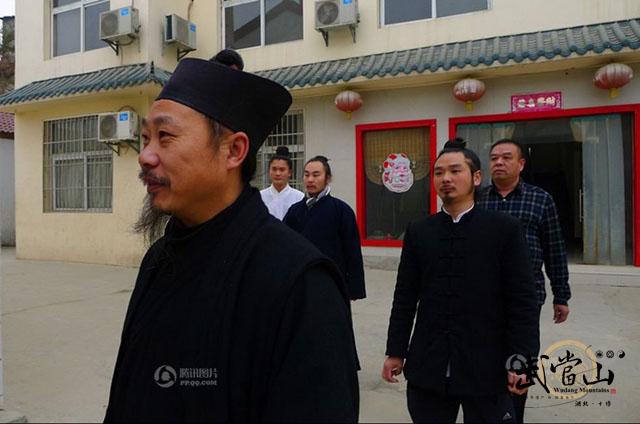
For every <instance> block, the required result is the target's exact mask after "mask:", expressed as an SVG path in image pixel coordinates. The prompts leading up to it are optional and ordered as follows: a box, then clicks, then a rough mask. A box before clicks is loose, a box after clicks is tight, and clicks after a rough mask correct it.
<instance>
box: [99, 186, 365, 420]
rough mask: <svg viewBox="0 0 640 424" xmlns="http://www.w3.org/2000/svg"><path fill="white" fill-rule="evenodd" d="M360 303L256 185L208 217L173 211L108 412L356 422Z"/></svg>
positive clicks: (143, 288) (155, 249)
mask: <svg viewBox="0 0 640 424" xmlns="http://www.w3.org/2000/svg"><path fill="white" fill-rule="evenodd" d="M349 308H350V305H349V301H348V299H347V296H346V289H345V288H344V283H343V281H342V279H341V277H340V273H339V271H338V270H337V269H336V268H335V266H334V265H333V264H332V263H331V262H330V261H329V260H328V259H327V258H326V257H324V256H323V255H322V254H321V253H320V252H319V251H318V250H317V249H316V248H315V247H313V246H312V245H311V244H310V243H309V242H308V241H306V240H304V239H303V238H302V237H300V236H299V235H298V234H296V233H295V232H293V231H291V230H290V229H288V228H287V227H286V226H284V225H283V224H282V223H281V222H280V221H278V220H277V219H275V218H273V217H272V216H271V215H269V213H268V212H267V209H266V207H265V206H264V204H263V203H262V200H261V199H260V195H259V193H258V191H257V190H255V189H251V188H247V189H245V191H244V192H243V194H242V195H241V196H240V198H239V199H238V200H237V201H236V202H235V203H234V204H233V205H232V206H230V207H229V208H228V209H226V210H225V211H223V212H222V213H220V214H219V215H217V216H216V217H215V218H213V219H212V220H210V221H209V222H206V223H204V224H202V225H200V226H198V227H195V228H184V227H183V226H181V225H180V223H179V222H177V221H176V220H172V221H170V223H169V225H168V226H167V230H166V232H165V236H164V237H163V238H162V239H160V240H159V241H158V242H157V243H155V244H154V245H153V246H152V247H151V249H150V250H149V252H147V255H146V256H145V258H144V260H143V261H142V264H141V266H140V273H139V275H138V280H137V282H136V287H135V289H134V291H133V294H132V297H131V301H130V304H129V309H128V311H127V317H126V320H125V324H124V330H123V333H122V342H121V345H120V350H119V353H118V360H117V363H116V366H115V371H114V376H113V381H112V385H111V394H110V398H109V405H108V408H107V414H106V417H105V421H171V422H183V421H208V422H230V421H232V422H261V421H269V422H272V421H278V422H280V421H295V422H308V421H323V422H324V421H339V422H343V421H357V418H358V380H357V373H356V367H357V359H356V354H355V343H354V339H353V331H352V326H351V318H350V310H349ZM172 374H173V376H172ZM172 379H173V380H172ZM172 381H173V383H172ZM194 382H195V383H194ZM185 383H186V384H185Z"/></svg>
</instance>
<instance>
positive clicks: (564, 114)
mask: <svg viewBox="0 0 640 424" xmlns="http://www.w3.org/2000/svg"><path fill="white" fill-rule="evenodd" d="M609 113H631V114H633V125H632V134H631V137H632V143H631V152H632V158H631V160H632V163H631V165H632V169H633V171H632V172H633V175H632V181H633V189H632V195H633V199H632V202H631V204H632V207H633V218H632V225H633V264H634V265H635V266H640V104H630V105H617V106H600V107H587V108H579V109H562V110H555V111H548V112H516V113H504V114H498V115H482V116H460V117H455V118H449V137H450V138H453V137H455V133H456V127H457V126H458V125H460V124H480V123H494V122H504V121H533V120H538V119H549V118H569V117H575V116H588V115H606V114H609Z"/></svg>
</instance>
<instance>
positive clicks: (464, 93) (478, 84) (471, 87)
mask: <svg viewBox="0 0 640 424" xmlns="http://www.w3.org/2000/svg"><path fill="white" fill-rule="evenodd" d="M484 92H485V85H484V83H483V82H482V81H480V80H477V79H473V78H465V79H463V80H460V81H458V82H457V83H456V85H455V86H454V87H453V95H454V96H455V98H456V99H458V100H460V101H463V102H464V108H465V109H466V110H467V111H472V110H473V102H474V101H476V100H479V99H480V98H481V97H482V96H483V95H484Z"/></svg>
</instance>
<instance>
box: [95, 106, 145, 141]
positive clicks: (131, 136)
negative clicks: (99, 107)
mask: <svg viewBox="0 0 640 424" xmlns="http://www.w3.org/2000/svg"><path fill="white" fill-rule="evenodd" d="M137 133H138V115H137V114H136V113H135V112H132V111H129V110H127V111H123V112H110V113H100V114H98V141H101V142H103V143H117V142H118V141H124V140H129V141H131V140H137V139H138V135H137Z"/></svg>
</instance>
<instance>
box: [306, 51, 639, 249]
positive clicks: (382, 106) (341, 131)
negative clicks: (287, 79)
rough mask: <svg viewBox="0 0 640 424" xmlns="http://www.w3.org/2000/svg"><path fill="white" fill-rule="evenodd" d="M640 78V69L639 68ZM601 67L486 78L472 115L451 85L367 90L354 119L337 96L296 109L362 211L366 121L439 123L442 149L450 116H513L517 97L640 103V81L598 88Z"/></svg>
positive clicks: (337, 186) (569, 103) (338, 190)
mask: <svg viewBox="0 0 640 424" xmlns="http://www.w3.org/2000/svg"><path fill="white" fill-rule="evenodd" d="M633 69H634V73H635V74H636V75H640V65H638V64H636V65H634V66H633ZM594 72H595V69H587V70H575V71H566V72H552V73H542V74H537V75H526V76H518V77H509V78H496V79H489V80H485V83H486V87H487V90H486V94H485V95H484V97H483V98H482V99H480V101H478V102H476V104H475V107H474V110H473V111H472V112H467V111H466V110H465V108H464V104H463V103H462V102H459V101H458V100H456V99H455V98H454V97H453V95H452V94H451V91H452V86H451V85H438V86H426V87H417V88H407V89H398V90H385V91H369V92H363V93H361V94H362V98H363V101H364V105H363V106H362V108H361V109H360V110H358V111H356V112H354V113H353V115H352V119H351V120H348V119H347V118H346V117H345V114H344V113H343V112H340V111H339V110H337V109H336V108H335V105H334V103H333V100H334V98H333V96H330V97H319V98H313V99H300V100H298V101H297V102H296V104H295V106H296V107H301V108H302V109H303V110H304V113H305V115H304V119H305V140H306V147H305V149H306V155H307V157H312V156H314V155H317V154H323V155H326V156H327V157H329V158H330V159H332V162H331V166H332V171H333V184H332V193H334V194H335V195H336V196H337V197H339V198H341V199H343V200H345V201H346V202H347V203H348V204H349V205H350V206H351V207H352V208H353V209H354V210H355V209H356V169H355V166H356V157H355V148H356V141H355V126H356V125H358V124H365V123H381V122H394V121H408V120H417V119H436V120H437V140H438V145H437V148H438V150H439V149H441V148H442V146H443V145H444V143H445V141H446V140H447V139H448V138H449V118H451V117H460V116H474V115H491V114H503V113H509V112H510V99H511V95H513V94H522V93H535V92H543V91H561V92H562V96H563V102H564V107H563V108H564V109H575V108H581V107H594V106H610V105H616V104H632V103H636V104H637V103H640V78H635V79H633V80H632V81H631V82H630V83H629V84H628V85H627V86H625V87H623V88H622V89H621V90H620V96H619V97H617V98H615V99H610V98H609V93H608V91H606V90H601V89H598V88H596V87H594V86H593V83H592V79H593V73H594ZM364 251H365V253H367V254H376V255H391V256H398V255H399V254H400V249H395V248H365V249H364Z"/></svg>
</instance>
